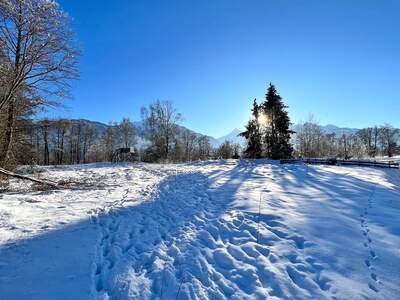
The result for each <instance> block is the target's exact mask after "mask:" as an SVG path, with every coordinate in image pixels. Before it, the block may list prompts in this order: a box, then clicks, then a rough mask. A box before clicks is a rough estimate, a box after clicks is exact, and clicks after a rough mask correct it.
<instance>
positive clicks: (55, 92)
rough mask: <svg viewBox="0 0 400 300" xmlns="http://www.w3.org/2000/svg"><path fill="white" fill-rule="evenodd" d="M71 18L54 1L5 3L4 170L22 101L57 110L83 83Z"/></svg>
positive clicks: (1, 31)
mask: <svg viewBox="0 0 400 300" xmlns="http://www.w3.org/2000/svg"><path fill="white" fill-rule="evenodd" d="M69 28H70V26H69V23H68V17H67V15H66V14H65V13H64V12H63V11H62V10H61V9H60V7H59V5H58V4H57V3H56V2H55V1H46V0H2V1H0V54H1V59H0V65H1V66H0V77H1V79H0V80H1V85H2V88H1V89H0V111H5V112H4V113H5V114H6V115H7V118H6V122H5V125H4V128H5V129H4V133H3V134H2V141H1V144H2V147H1V149H0V165H4V163H5V160H6V159H7V157H8V155H9V150H10V145H11V143H12V140H13V129H14V124H15V119H16V117H17V111H18V108H17V106H18V99H19V98H21V97H23V98H25V99H29V104H30V105H31V106H43V105H54V104H56V103H57V100H59V99H61V98H62V97H64V96H66V95H67V93H68V90H69V84H68V82H69V80H70V79H75V78H77V77H78V73H77V67H76V63H77V60H76V57H77V55H78V52H77V50H76V48H75V47H74V43H73V41H74V39H73V36H72V33H71V31H70V29H69Z"/></svg>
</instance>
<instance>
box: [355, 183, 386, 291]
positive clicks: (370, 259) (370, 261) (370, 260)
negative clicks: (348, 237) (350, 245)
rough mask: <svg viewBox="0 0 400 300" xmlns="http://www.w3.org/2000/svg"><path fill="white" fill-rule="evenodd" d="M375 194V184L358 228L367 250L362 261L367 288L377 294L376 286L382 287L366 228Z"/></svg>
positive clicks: (369, 234) (371, 240) (371, 241)
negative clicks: (367, 281) (367, 279)
mask: <svg viewBox="0 0 400 300" xmlns="http://www.w3.org/2000/svg"><path fill="white" fill-rule="evenodd" d="M375 192H376V184H374V186H373V188H372V190H371V192H370V194H369V196H368V199H367V203H366V206H365V207H364V209H363V212H362V214H361V215H360V217H361V218H360V226H361V232H362V235H363V237H364V242H363V246H364V247H365V248H366V249H367V250H368V256H367V257H366V258H365V260H364V263H365V266H366V267H367V268H368V271H369V274H370V282H369V283H368V287H369V288H370V289H371V290H372V291H374V292H375V293H379V288H378V286H379V285H382V282H381V281H380V280H379V279H378V275H377V274H376V269H375V267H374V261H375V260H376V259H377V258H378V256H377V254H376V253H375V251H374V249H373V245H372V243H373V239H372V236H371V231H370V229H369V226H368V214H369V213H370V211H371V210H372V209H373V205H374V196H375Z"/></svg>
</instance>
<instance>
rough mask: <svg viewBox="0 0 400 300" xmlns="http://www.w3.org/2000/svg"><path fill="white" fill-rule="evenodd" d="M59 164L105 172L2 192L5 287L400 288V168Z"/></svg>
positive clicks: (256, 294)
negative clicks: (89, 181) (65, 183)
mask: <svg viewBox="0 0 400 300" xmlns="http://www.w3.org/2000/svg"><path fill="white" fill-rule="evenodd" d="M49 174H50V173H49ZM52 174H53V176H55V177H58V178H68V177H71V176H74V177H78V178H80V176H81V177H87V176H91V177H92V178H93V180H94V181H96V182H98V183H101V185H99V186H98V187H97V188H94V189H89V190H80V191H79V190H73V191H72V190H65V191H56V192H47V193H33V192H26V193H19V194H12V193H9V194H4V195H2V197H1V199H0V243H1V245H0V299H55V298H57V299H396V297H397V296H398V295H399V294H400V288H399V283H400V225H399V223H398V221H397V220H398V215H399V213H400V185H399V182H400V176H399V174H398V170H387V171H385V170H376V169H369V168H350V167H323V166H313V167H309V168H306V167H304V166H280V165H276V164H270V163H267V162H263V161H259V162H246V161H241V162H236V161H228V162H205V163H193V164H184V165H177V166H176V165H164V166H162V165H139V164H138V165H121V166H115V167H112V166H110V165H105V166H77V167H65V168H64V169H62V168H61V169H59V170H58V171H56V172H53V173H52Z"/></svg>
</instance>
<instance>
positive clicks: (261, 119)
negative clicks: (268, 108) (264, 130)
mask: <svg viewBox="0 0 400 300" xmlns="http://www.w3.org/2000/svg"><path fill="white" fill-rule="evenodd" d="M257 122H258V124H260V125H264V126H265V125H267V123H268V116H267V115H266V114H264V113H261V114H259V115H258V118H257Z"/></svg>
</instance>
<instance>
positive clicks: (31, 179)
mask: <svg viewBox="0 0 400 300" xmlns="http://www.w3.org/2000/svg"><path fill="white" fill-rule="evenodd" d="M0 174H3V175H5V176H10V177H15V178H18V179H22V180H29V181H32V182H35V183H40V184H43V185H48V186H52V187H58V184H57V183H56V182H54V181H50V180H41V179H36V178H32V177H29V176H25V175H21V174H16V173H14V172H11V171H8V170H6V169H3V168H0Z"/></svg>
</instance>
